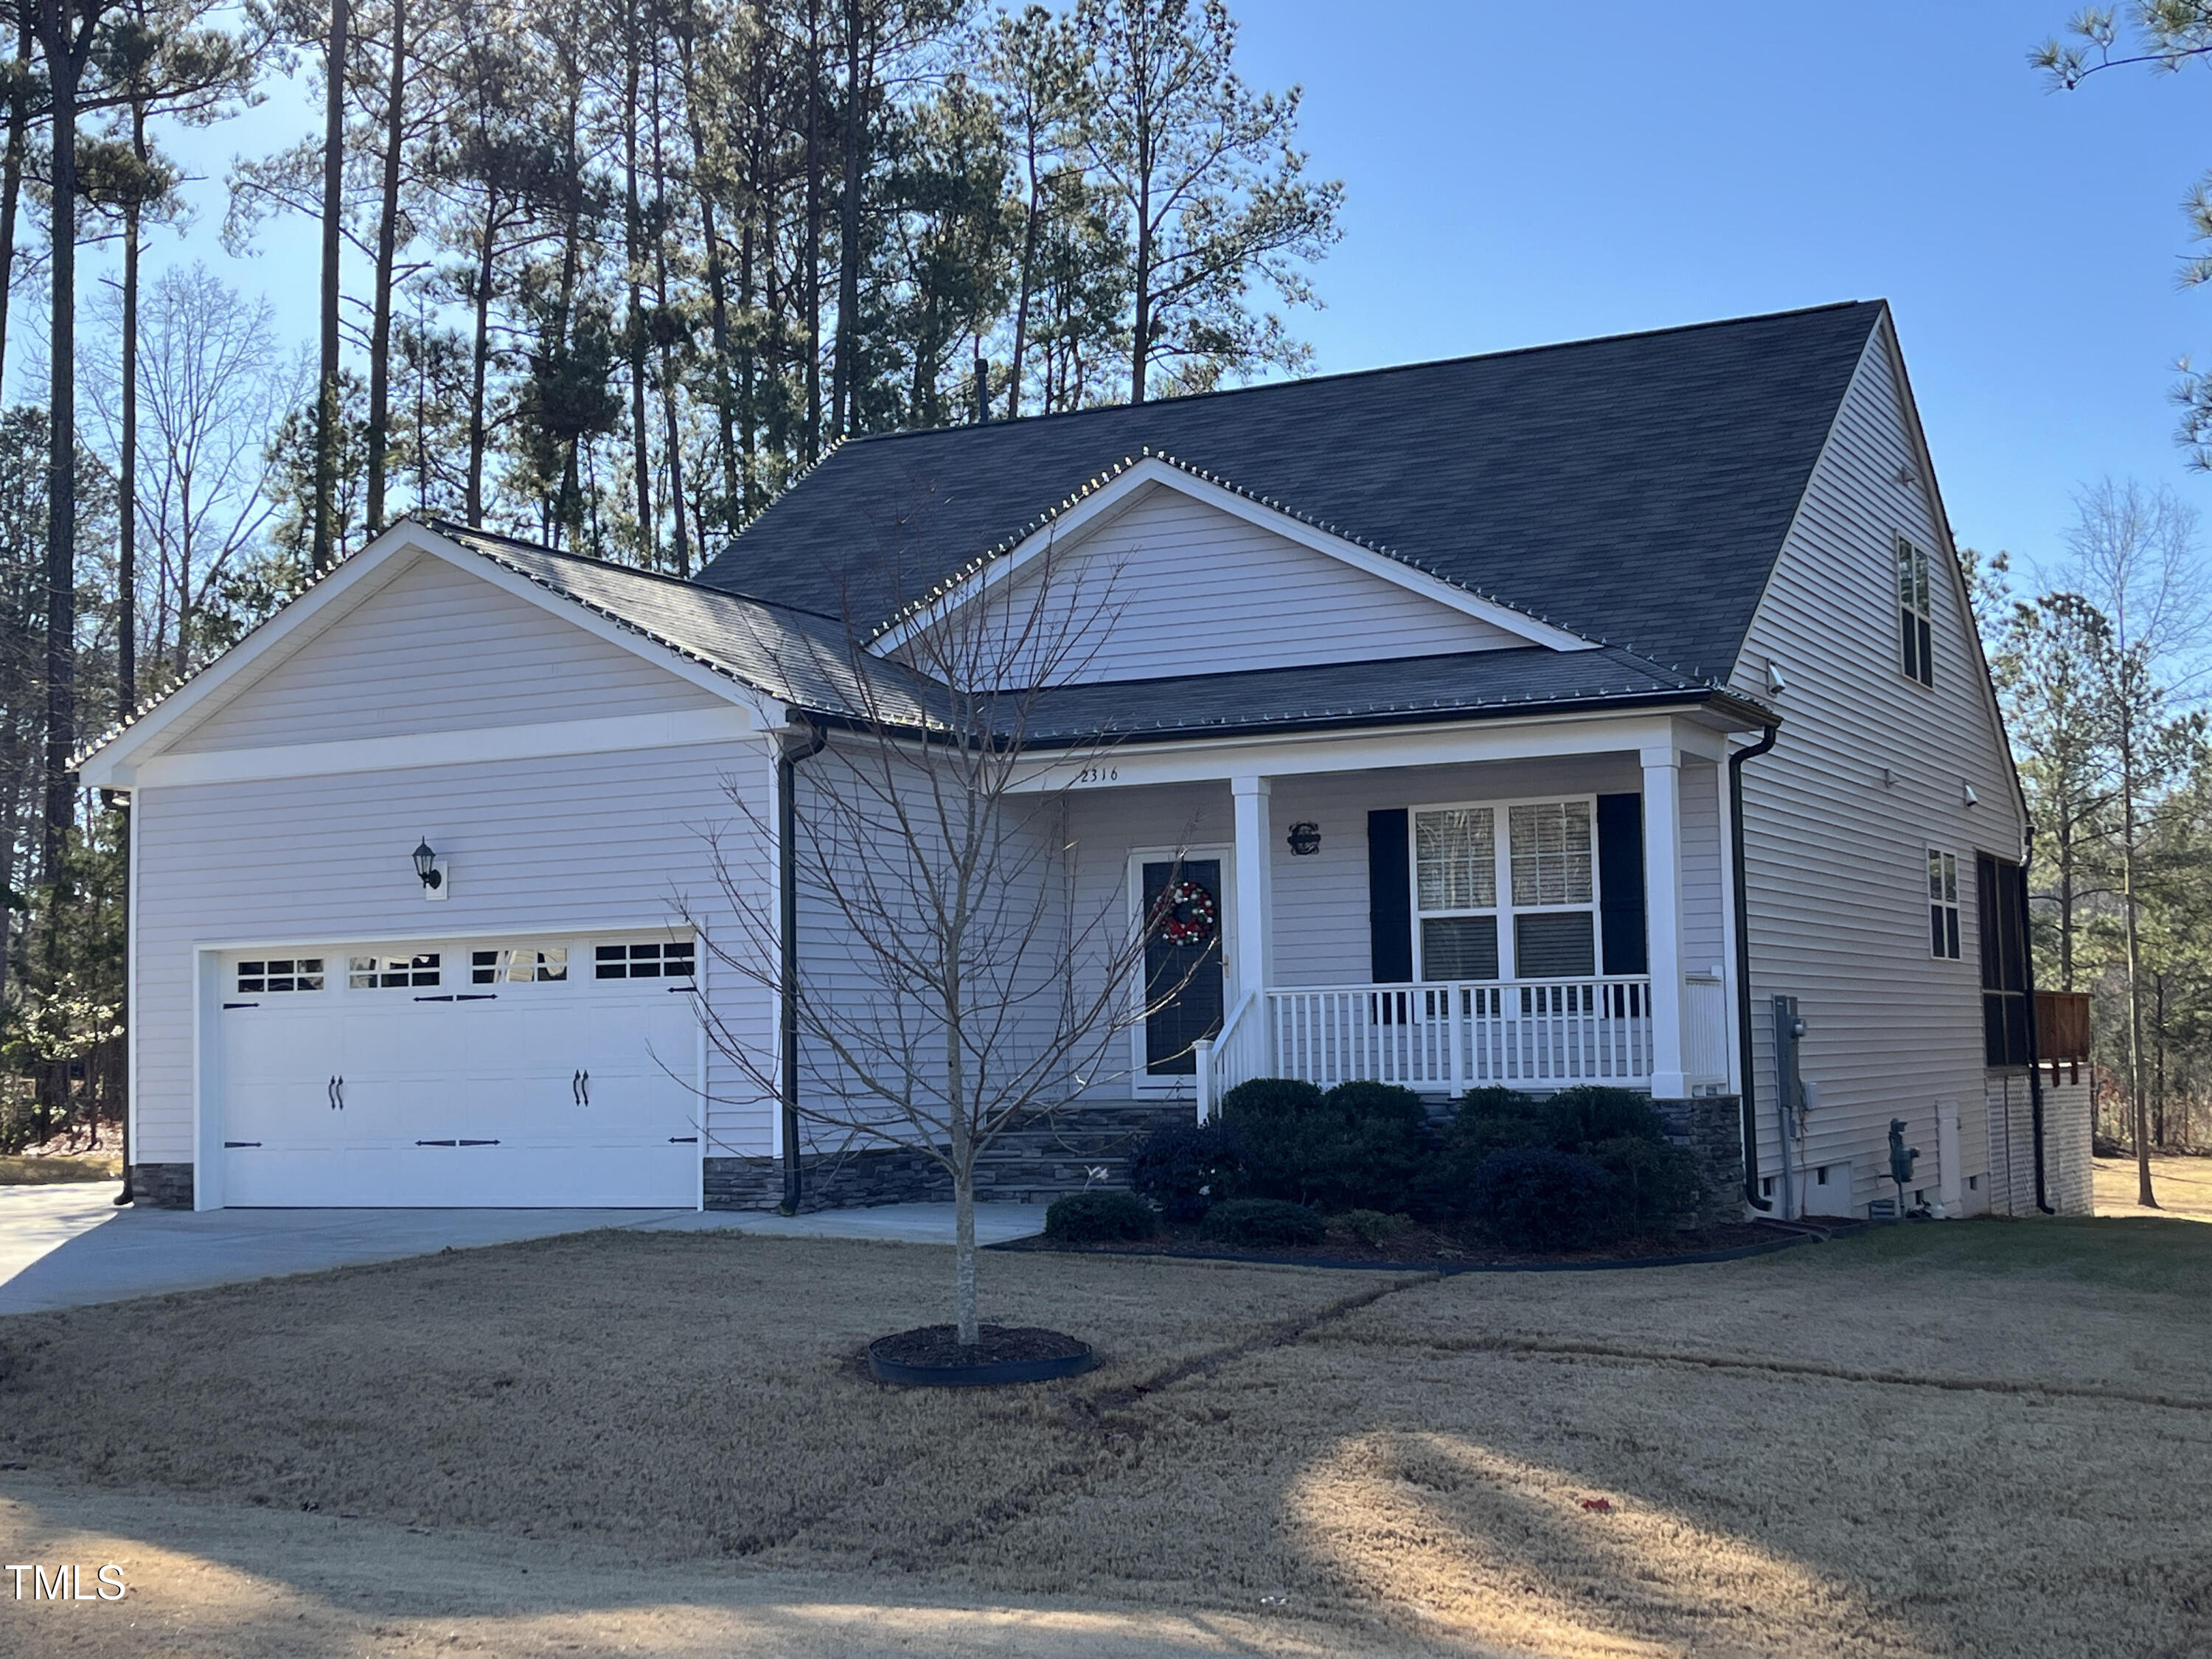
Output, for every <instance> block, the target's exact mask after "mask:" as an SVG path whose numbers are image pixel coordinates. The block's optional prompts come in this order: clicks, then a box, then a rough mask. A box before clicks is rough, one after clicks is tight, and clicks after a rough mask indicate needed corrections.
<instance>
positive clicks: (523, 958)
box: [469, 945, 568, 985]
mask: <svg viewBox="0 0 2212 1659" xmlns="http://www.w3.org/2000/svg"><path fill="white" fill-rule="evenodd" d="M567 978H568V946H567V945H547V946H545V947H544V949H542V950H540V949H538V948H537V947H535V946H533V945H500V946H498V947H496V948H495V949H493V950H489V951H470V952H469V983H470V984H471V985H532V984H538V985H542V984H547V983H550V982H552V981H559V980H565V979H567Z"/></svg>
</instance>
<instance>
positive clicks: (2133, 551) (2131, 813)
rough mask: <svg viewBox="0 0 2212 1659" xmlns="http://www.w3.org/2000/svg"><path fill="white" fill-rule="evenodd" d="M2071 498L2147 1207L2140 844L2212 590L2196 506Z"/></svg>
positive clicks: (2117, 489) (2165, 495) (2175, 748)
mask: <svg viewBox="0 0 2212 1659" xmlns="http://www.w3.org/2000/svg"><path fill="white" fill-rule="evenodd" d="M2075 505H2076V508H2077V510H2078V512H2079V515H2080V516H2079V518H2078V520H2076V522H2075V526H2074V528H2073V530H2072V531H2071V532H2069V535H2068V538H2067V543H2068V547H2069V550H2070V552H2071V555H2072V564H2073V569H2072V571H2071V572H2070V574H2071V575H2072V576H2073V578H2074V579H2075V582H2076V584H2077V585H2078V586H2079V588H2080V590H2081V597H2082V598H2083V599H2086V600H2087V604H2088V605H2089V606H2090V607H2092V608H2093V612H2094V617H2093V620H2092V619H2084V620H2085V621H2087V626H2086V627H2085V628H2084V629H2083V630H2082V634H2083V640H2084V643H2085V644H2086V645H2087V647H2088V649H2087V666H2088V678H2089V680H2090V684H2091V687H2092V695H2093V708H2094V711H2095V712H2094V724H2095V726H2097V727H2098V728H2099V731H2098V736H2099V738H2100V740H2101V741H2100V747H2101V748H2102V749H2103V750H2104V751H2105V757H2106V770H2107V774H2108V777H2109V788H2110V796H2111V801H2112V807H2113V809H2114V810H2115V812H2116V815H2117V819H2118V823H2117V825H2116V828H2117V830H2118V848H2117V852H2118V864H2119V878H2120V921H2121V927H2122V939H2123V943H2124V971H2125V975H2126V983H2127V997H2128V1103H2129V1108H2130V1115H2132V1117H2133V1120H2134V1124H2135V1141H2136V1185H2137V1189H2138V1196H2137V1200H2136V1201H2137V1202H2138V1203H2140V1204H2142V1205H2143V1206H2145V1207H2147V1208H2155V1207H2156V1206H2157V1202H2158V1200H2157V1199H2156V1198H2155V1196H2154V1194H2153V1193H2152V1190H2151V1179H2150V1114H2149V1100H2148V1087H2147V1082H2148V1079H2147V1077H2146V1073H2145V1058H2146V1056H2145V1050H2144V1031H2143V1024H2144V1012H2143V997H2144V991H2145V981H2144V974H2143V958H2142V888H2143V867H2142V866H2143V851H2144V843H2145V840H2146V837H2147V836H2148V830H2149V828H2150V825H2151V820H2152V812H2151V808H2152V807H2153V805H2154V804H2155V802H2156V799H2157V798H2158V796H2159V795H2160V793H2161V792H2162V791H2163V790H2164V789H2165V788H2166V786H2167V785H2169V784H2170V783H2171V782H2172V781H2173V779H2174V778H2175V777H2176V776H2178V775H2179V774H2180V773H2181V771H2182V770H2183V769H2184V768H2185V766H2186V765H2187V763H2188V761H2189V758H2190V754H2191V748H2192V746H2193V743H2192V740H2193V739H2194V738H2196V737H2197V736H2198V734H2199V733H2200V732H2201V731H2202V729H2203V728H2202V721H2201V720H2200V719H2198V718H2197V717H2195V716H2192V715H2190V714H2185V713H2182V712H2180V709H2181V705H2182V703H2183V702H2185V700H2186V699H2188V698H2189V697H2190V696H2191V693H2192V692H2193V690H2195V689H2196V687H2197V683H2198V680H2199V678H2200V677H2201V673H2202V655H2203V650H2204V647H2205V646H2206V645H2207V643H2208V642H2212V590H2208V588H2207V586H2206V580H2205V576H2204V571H2203V549H2202V546H2201V544H2199V542H2198V539H2197V514H2196V512H2195V510H2194V509H2192V508H2191V507H2187V506H2185V505H2184V504H2183V503H2182V502H2181V501H2179V499H2178V498H2177V497H2176V496H2175V495H2174V494H2173V493H2172V491H2171V490H2169V489H2159V490H2155V491H2152V490H2147V489H2143V488H2142V486H2141V485H2139V484H2136V483H2133V482H2130V483H2114V482H2112V480H2111V479H2106V480H2104V481H2103V482H2102V483H2097V484H2095V485H2093V486H2091V487H2090V488H2088V489H2084V490H2083V491H2081V494H2080V495H2078V496H2077V497H2076V498H2075Z"/></svg>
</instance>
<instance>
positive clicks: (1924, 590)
mask: <svg viewBox="0 0 2212 1659" xmlns="http://www.w3.org/2000/svg"><path fill="white" fill-rule="evenodd" d="M1897 614H1898V633H1899V642H1900V643H1901V644H1902V646H1903V647H1904V653H1903V656H1902V658H1901V661H1902V662H1903V664H1904V667H1905V678H1907V679H1908V680H1917V681H1919V682H1920V684H1923V685H1933V684H1936V664H1935V660H1934V647H1935V632H1936V627H1935V621H1936V613H1935V610H1934V607H1933V605H1932V604H1931V602H1930V600H1929V592H1928V554H1927V551H1926V550H1925V549H1923V548H1918V547H1915V546H1914V545H1913V544H1911V542H1909V541H1907V540H1905V538H1904V537H1902V536H1899V538H1897Z"/></svg>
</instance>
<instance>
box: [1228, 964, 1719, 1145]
mask: <svg viewBox="0 0 2212 1659" xmlns="http://www.w3.org/2000/svg"><path fill="white" fill-rule="evenodd" d="M1261 1000H1263V999H1261V998H1257V997H1248V998H1246V999H1245V1000H1244V1001H1243V1003H1241V1004H1239V1005H1238V1006H1237V1010H1236V1012H1234V1013H1232V1014H1231V1016H1230V1018H1229V1019H1228V1021H1227V1022H1226V1023H1225V1024H1224V1025H1223V1027H1222V1033H1221V1036H1220V1037H1219V1038H1218V1040H1216V1041H1215V1042H1212V1043H1210V1044H1201V1045H1200V1049H1199V1066H1198V1072H1199V1075H1198V1097H1199V1110H1200V1118H1201V1120H1203V1119H1204V1118H1205V1117H1206V1116H1209V1115H1211V1113H1212V1107H1213V1105H1214V1103H1217V1102H1218V1101H1219V1100H1220V1098H1221V1097H1222V1096H1223V1095H1224V1094H1225V1093H1227V1092H1228V1091H1230V1090H1231V1089H1233V1088H1235V1087H1236V1086H1237V1085H1238V1084H1239V1083H1243V1082H1245V1081H1247V1080H1248V1079H1252V1078H1255V1077H1293V1078H1303V1079H1305V1080H1306V1081H1307V1082H1309V1083H1312V1084H1315V1085H1318V1086H1320V1087H1322V1088H1324V1089H1328V1088H1334V1086H1335V1085H1338V1084H1340V1083H1346V1082H1351V1081H1352V1080H1354V1079H1373V1080H1375V1081H1376V1082H1382V1083H1395V1084H1399V1085H1402V1086H1404V1087H1406V1088H1409V1089H1419V1090H1421V1091H1424V1092H1426V1093H1430V1094H1437V1093H1449V1094H1454V1095H1456V1094H1458V1093H1460V1092H1461V1091H1463V1090H1467V1089H1473V1088H1480V1087H1485V1086H1489V1085H1503V1086H1506V1087H1525V1086H1531V1085H1533V1086H1534V1087H1538V1088H1559V1087H1564V1086H1566V1085H1571V1084H1577V1083H1604V1084H1613V1085H1619V1086H1622V1087H1627V1088H1634V1087H1638V1086H1644V1087H1648V1086H1649V1085H1650V1081H1651V1069H1652V1068H1651V986H1650V980H1649V979H1647V978H1644V977H1643V976H1641V975H1637V976H1620V977H1613V978H1603V979H1577V980H1503V981H1499V980H1484V981H1472V980H1470V981H1455V982H1449V983H1443V984H1434V985H1332V986H1313V987H1304V986H1302V987H1296V988H1292V989H1279V990H1273V991H1269V992H1267V994H1266V996H1265V998H1264V1002H1265V1005H1266V1006H1265V1009H1264V1011H1261V1010H1258V1009H1255V1007H1254V1005H1255V1003H1258V1002H1261ZM1703 1012H1705V1011H1704V1010H1699V1013H1700V1014H1702V1013H1703ZM1713 1012H1715V1014H1716V1015H1717V1017H1718V1019H1719V1024H1718V1027H1717V1030H1719V1031H1720V1032H1721V1033H1722V1035H1721V1036H1718V1037H1716V1038H1714V1039H1713V1042H1715V1043H1716V1044H1718V1043H1721V1042H1725V1033H1726V1030H1727V1022H1726V1018H1725V1015H1726V1009H1725V1007H1724V1006H1718V1005H1717V1006H1716V1009H1715V1010H1714V1011H1713ZM1698 1023H1699V1024H1704V1021H1703V1019H1702V1018H1701V1019H1699V1021H1698ZM1724 1071H1725V1066H1723V1072H1724Z"/></svg>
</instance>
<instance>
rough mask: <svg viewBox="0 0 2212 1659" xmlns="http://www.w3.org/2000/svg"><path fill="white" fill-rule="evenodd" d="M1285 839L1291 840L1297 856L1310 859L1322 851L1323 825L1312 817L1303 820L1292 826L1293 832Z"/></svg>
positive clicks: (1292, 848) (1292, 851) (1294, 853)
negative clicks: (1311, 818) (1312, 819)
mask: <svg viewBox="0 0 2212 1659" xmlns="http://www.w3.org/2000/svg"><path fill="white" fill-rule="evenodd" d="M1285 840H1287V841H1288V842H1290V844H1291V854H1293V855H1294V856H1295V857H1297V858H1302V859H1310V858H1311V857H1312V856H1313V855H1314V854H1316V853H1318V852H1320V851H1321V825H1319V824H1318V823H1314V822H1312V821H1311V820H1310V819H1304V820H1301V821H1300V822H1298V823H1294V824H1292V825H1291V833H1290V834H1289V835H1288V836H1285Z"/></svg>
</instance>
